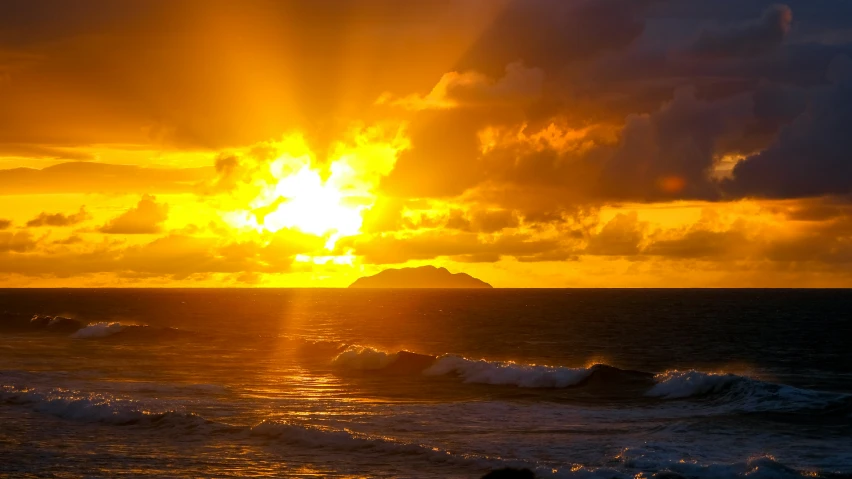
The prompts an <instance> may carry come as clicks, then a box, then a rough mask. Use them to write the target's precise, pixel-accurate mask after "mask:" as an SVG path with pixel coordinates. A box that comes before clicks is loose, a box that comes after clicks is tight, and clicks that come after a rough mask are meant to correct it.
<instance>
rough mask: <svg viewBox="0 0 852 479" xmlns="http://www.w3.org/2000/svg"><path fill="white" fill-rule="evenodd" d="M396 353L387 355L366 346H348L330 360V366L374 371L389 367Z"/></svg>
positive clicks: (394, 359) (395, 357)
mask: <svg viewBox="0 0 852 479" xmlns="http://www.w3.org/2000/svg"><path fill="white" fill-rule="evenodd" d="M397 356H398V353H388V352H385V351H380V350H378V349H375V348H371V347H368V346H350V347H348V348H347V349H346V350H345V351H343V352H342V353H340V354H338V355H337V356H335V358H334V359H332V360H331V364H333V365H334V366H337V367H339V368H343V369H355V370H359V371H376V370H379V369H384V368H386V367H388V366H390V364H391V363H393V362H394V361H396V359H397Z"/></svg>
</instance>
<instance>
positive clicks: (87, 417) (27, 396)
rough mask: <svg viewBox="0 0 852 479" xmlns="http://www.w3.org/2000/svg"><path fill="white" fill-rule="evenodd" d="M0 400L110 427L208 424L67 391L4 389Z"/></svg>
mask: <svg viewBox="0 0 852 479" xmlns="http://www.w3.org/2000/svg"><path fill="white" fill-rule="evenodd" d="M0 401H2V402H4V403H6V404H13V405H19V406H28V407H30V408H32V409H33V410H34V411H37V412H40V413H44V414H49V415H51V416H55V417H59V418H62V419H68V420H73V421H80V422H96V423H105V424H113V425H131V424H143V423H144V424H149V425H171V426H180V427H183V428H194V427H199V426H201V425H203V424H208V423H209V421H207V420H205V419H204V418H202V417H200V416H198V415H196V414H192V413H182V412H178V411H174V410H167V411H159V412H157V411H151V410H149V409H147V408H145V407H144V406H143V405H142V404H141V403H139V402H137V401H133V400H129V399H121V398H115V397H110V396H105V395H100V394H84V393H80V392H76V391H70V390H66V389H49V390H38V389H28V388H20V389H19V388H15V387H12V386H3V387H2V389H0Z"/></svg>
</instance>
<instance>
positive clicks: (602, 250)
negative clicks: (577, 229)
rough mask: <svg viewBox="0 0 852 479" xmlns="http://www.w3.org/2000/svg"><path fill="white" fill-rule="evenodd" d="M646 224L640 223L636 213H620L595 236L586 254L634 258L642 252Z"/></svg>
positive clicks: (591, 239) (589, 243)
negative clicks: (641, 245)
mask: <svg viewBox="0 0 852 479" xmlns="http://www.w3.org/2000/svg"><path fill="white" fill-rule="evenodd" d="M646 228H647V224H646V223H642V222H640V221H639V215H638V214H637V213H636V212H632V213H619V214H618V215H616V216H615V218H613V219H611V220H610V221H609V222H607V223H606V224H605V225H604V226H603V228H601V230H600V232H598V233H597V234H595V235H593V236H592V237H591V238H590V239H589V241H588V245H587V246H586V249H585V250H584V253H585V254H590V255H595V256H634V255H637V254H639V252H640V251H641V248H640V244H641V243H642V241H643V239H644V230H645V229H646Z"/></svg>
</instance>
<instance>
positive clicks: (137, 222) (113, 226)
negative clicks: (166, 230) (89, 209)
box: [99, 195, 169, 234]
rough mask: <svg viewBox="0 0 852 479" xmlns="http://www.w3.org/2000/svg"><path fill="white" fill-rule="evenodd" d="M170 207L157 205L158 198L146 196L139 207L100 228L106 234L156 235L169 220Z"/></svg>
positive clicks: (163, 204) (138, 204) (161, 204)
mask: <svg viewBox="0 0 852 479" xmlns="http://www.w3.org/2000/svg"><path fill="white" fill-rule="evenodd" d="M168 216H169V205H167V204H165V203H157V201H156V198H155V197H153V196H151V195H144V196H142V199H141V200H139V203H137V205H136V206H135V207H133V208H131V209H129V210H127V211H125V212H124V213H122V214H121V215H119V216H117V217H115V218H113V219H112V220H110V221H109V222H108V223H107V224H105V225H104V226H102V227H101V228H100V230H99V231H100V232H101V233H106V234H156V233H159V232H160V231H161V230H162V223H163V222H165V221H166V219H168Z"/></svg>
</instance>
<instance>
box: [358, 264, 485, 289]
mask: <svg viewBox="0 0 852 479" xmlns="http://www.w3.org/2000/svg"><path fill="white" fill-rule="evenodd" d="M349 287H350V288H491V285H490V284H488V283H486V282H485V281H482V280H479V279H476V278H474V277H473V276H471V275H469V274H465V273H456V274H453V273H450V272H449V271H447V269H446V268H436V267H434V266H421V267H419V268H402V269H386V270H384V271H382V272H381V273H379V274H376V275H373V276H365V277H363V278H359V279H357V280H356V281H355V282H354V283H352V284H350V285H349Z"/></svg>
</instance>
